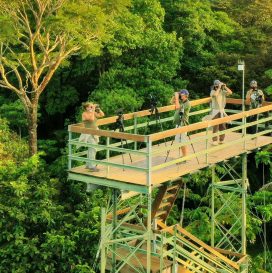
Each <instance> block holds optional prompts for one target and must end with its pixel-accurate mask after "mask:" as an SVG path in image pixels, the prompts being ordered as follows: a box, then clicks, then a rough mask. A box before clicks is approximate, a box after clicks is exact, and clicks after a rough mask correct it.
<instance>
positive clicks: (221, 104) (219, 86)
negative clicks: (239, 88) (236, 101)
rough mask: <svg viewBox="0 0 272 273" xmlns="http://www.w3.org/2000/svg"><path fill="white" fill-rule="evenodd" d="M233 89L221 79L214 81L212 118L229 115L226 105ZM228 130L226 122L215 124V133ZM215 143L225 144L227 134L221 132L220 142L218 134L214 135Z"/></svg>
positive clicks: (211, 94) (212, 88)
mask: <svg viewBox="0 0 272 273" xmlns="http://www.w3.org/2000/svg"><path fill="white" fill-rule="evenodd" d="M231 94H232V91H231V90H230V89H229V88H228V87H227V85H226V84H224V83H222V82H220V81H219V80H215V81H214V83H213V86H212V87H211V93H210V96H211V99H212V101H211V110H212V111H211V116H212V119H217V118H222V117H225V116H227V114H226V113H225V106H226V102H227V98H226V97H227V96H229V95H231ZM224 130H226V124H225V123H223V124H219V125H215V126H213V133H217V132H218V131H224ZM212 140H213V145H218V143H219V144H223V143H224V140H225V134H221V135H220V136H219V142H218V136H214V137H213V138H212Z"/></svg>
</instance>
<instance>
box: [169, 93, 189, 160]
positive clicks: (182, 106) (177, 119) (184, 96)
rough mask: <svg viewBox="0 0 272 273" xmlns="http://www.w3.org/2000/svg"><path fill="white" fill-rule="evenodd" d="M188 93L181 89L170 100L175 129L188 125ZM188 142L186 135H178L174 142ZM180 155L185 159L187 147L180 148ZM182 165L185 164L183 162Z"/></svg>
mask: <svg viewBox="0 0 272 273" xmlns="http://www.w3.org/2000/svg"><path fill="white" fill-rule="evenodd" d="M188 97H189V92H188V90H186V89H182V90H180V91H179V92H175V94H174V96H173V97H172V99H171V103H172V104H174V105H175V110H176V111H175V114H174V120H173V122H174V125H175V126H176V128H178V127H181V126H186V125H189V112H190V109H191V104H190V101H189V99H188ZM186 141H188V137H187V133H183V134H178V135H176V136H175V142H179V143H182V142H186ZM181 150H182V155H183V156H184V157H185V156H187V154H188V149H187V146H182V147H181ZM182 163H185V161H183V162H182Z"/></svg>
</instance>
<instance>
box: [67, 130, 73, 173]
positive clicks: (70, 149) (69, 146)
mask: <svg viewBox="0 0 272 273" xmlns="http://www.w3.org/2000/svg"><path fill="white" fill-rule="evenodd" d="M68 135H69V138H68V139H69V140H68V170H71V169H72V160H71V155H72V145H71V144H70V141H71V140H72V132H70V131H69V133H68Z"/></svg>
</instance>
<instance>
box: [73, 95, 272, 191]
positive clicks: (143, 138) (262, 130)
mask: <svg viewBox="0 0 272 273" xmlns="http://www.w3.org/2000/svg"><path fill="white" fill-rule="evenodd" d="M209 102H210V98H205V99H200V100H195V101H192V102H191V103H192V106H193V107H192V109H193V110H194V108H195V109H199V108H203V106H205V105H207V104H209ZM241 103H242V101H241V100H239V99H228V105H236V106H237V105H241ZM158 110H159V113H163V114H167V113H169V112H171V111H172V112H173V110H174V106H166V107H160V108H158ZM271 110H272V105H270V104H269V103H265V106H263V107H261V108H258V109H254V110H250V111H245V112H240V111H239V110H233V109H232V110H227V111H226V112H228V113H229V116H228V117H224V118H219V119H216V120H210V121H199V122H196V123H193V124H191V125H188V126H183V127H182V128H176V129H168V130H167V129H165V130H164V131H160V132H157V133H154V134H150V135H143V134H140V133H139V131H140V129H141V128H142V131H143V128H145V127H146V126H147V121H146V119H145V118H146V117H150V116H151V115H150V111H148V110H146V111H140V112H135V113H130V114H125V115H124V123H126V122H128V123H129V122H130V123H131V121H133V125H130V126H127V127H125V131H126V132H124V133H122V132H115V131H110V130H103V129H100V130H94V129H87V128H84V125H83V124H82V123H80V124H75V125H70V126H69V133H70V138H69V145H70V153H69V161H70V164H69V165H70V166H69V177H70V178H71V179H75V180H79V181H82V182H87V183H88V181H91V183H92V184H96V185H101V186H109V187H113V188H118V189H120V190H133V191H134V190H135V191H137V189H138V191H139V192H142V190H143V191H144V189H143V188H144V187H148V186H152V187H157V186H159V185H160V184H163V183H165V182H169V181H171V180H175V179H177V178H178V177H182V176H184V175H186V174H189V173H193V172H196V171H198V170H200V169H203V168H205V167H208V166H211V165H213V164H216V163H219V162H222V161H224V160H228V159H230V158H232V157H236V156H239V155H241V154H243V153H250V152H251V151H253V150H256V149H258V148H261V147H263V146H266V145H269V144H271V143H272V136H271V133H272V126H269V121H271V119H272V117H271V116H269V111H271ZM209 111H210V109H209V108H206V109H201V110H196V111H194V112H191V114H190V116H191V119H192V118H194V119H196V120H197V119H198V120H201V117H203V114H207V113H208V112H209ZM256 114H257V115H258V120H256V121H254V122H246V119H249V118H250V117H251V116H254V115H256ZM172 115H173V114H172V113H171V115H170V117H166V118H164V119H162V118H161V119H160V124H157V127H159V130H161V128H163V127H162V126H163V125H164V124H166V126H167V127H168V128H169V127H170V128H171V127H172V124H171V121H172ZM151 118H152V117H151ZM116 119H117V116H115V117H110V118H104V119H100V120H99V121H98V124H99V125H101V126H107V125H110V124H112V123H115V121H116ZM140 119H141V120H142V122H141V123H139V120H140ZM154 119H155V117H153V120H152V121H151V122H149V126H156V122H157V123H159V121H156V120H154ZM243 121H244V123H243ZM221 123H228V124H229V126H228V127H229V128H228V129H227V130H225V131H222V132H223V133H225V135H226V137H225V141H224V144H221V145H218V146H213V145H212V137H213V136H215V135H217V136H219V135H220V134H221V133H222V132H221V133H220V132H219V133H216V134H213V133H212V130H211V128H212V126H213V125H218V124H221ZM152 124H153V125H152ZM161 125H162V126H161ZM256 126H258V130H257V132H256V133H255V134H247V133H246V131H248V130H249V128H252V127H256ZM167 127H166V128H167ZM81 133H84V134H93V135H97V136H100V143H101V144H99V145H94V144H84V143H79V142H78V137H79V134H81ZM180 133H187V134H188V135H189V137H188V141H187V142H185V143H182V144H178V143H176V142H173V143H172V139H173V138H174V137H175V135H176V134H180ZM121 140H122V143H121ZM111 142H112V143H111ZM102 143H103V144H102ZM132 143H133V144H132ZM127 144H128V145H127ZM76 145H82V146H85V147H95V148H96V149H97V150H98V151H101V152H102V151H104V158H102V159H97V160H93V161H95V163H96V164H97V166H98V168H99V169H100V171H99V172H90V171H89V170H88V169H86V168H85V165H83V163H85V162H88V161H90V160H89V159H88V158H87V157H86V155H87V152H86V151H85V152H77V151H75V149H73V146H76ZM183 145H187V147H188V150H189V153H188V156H186V157H183V158H182V157H181V155H180V149H179V148H180V147H181V146H183ZM121 146H123V147H121ZM105 151H106V152H105ZM167 154H169V155H168V157H167ZM75 162H77V163H76V164H74V163H75ZM78 163H79V164H78ZM80 163H81V164H80Z"/></svg>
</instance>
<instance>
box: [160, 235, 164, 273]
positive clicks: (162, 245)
mask: <svg viewBox="0 0 272 273" xmlns="http://www.w3.org/2000/svg"><path fill="white" fill-rule="evenodd" d="M163 252H164V232H162V233H161V249H160V254H161V255H160V273H162V272H163V258H164V257H163V255H164V253H163Z"/></svg>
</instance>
